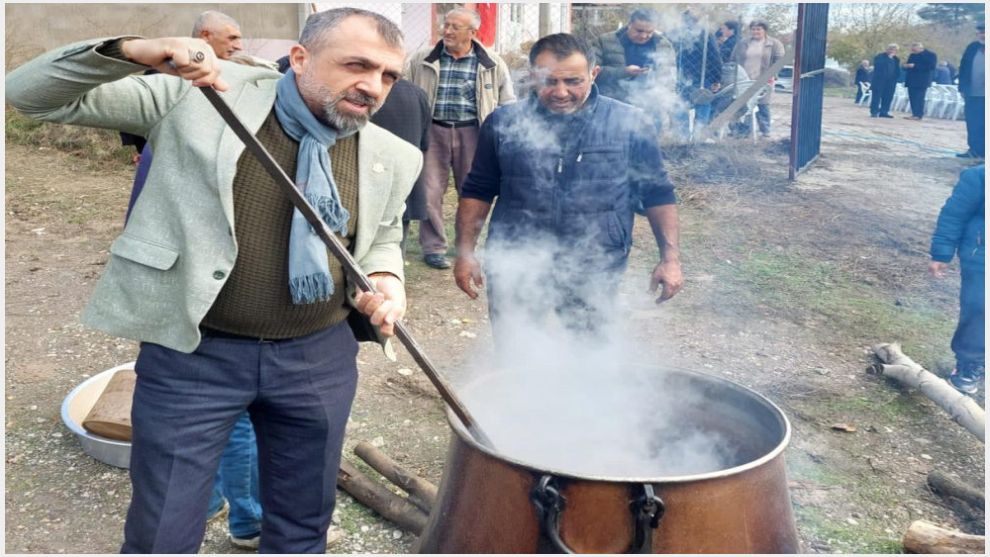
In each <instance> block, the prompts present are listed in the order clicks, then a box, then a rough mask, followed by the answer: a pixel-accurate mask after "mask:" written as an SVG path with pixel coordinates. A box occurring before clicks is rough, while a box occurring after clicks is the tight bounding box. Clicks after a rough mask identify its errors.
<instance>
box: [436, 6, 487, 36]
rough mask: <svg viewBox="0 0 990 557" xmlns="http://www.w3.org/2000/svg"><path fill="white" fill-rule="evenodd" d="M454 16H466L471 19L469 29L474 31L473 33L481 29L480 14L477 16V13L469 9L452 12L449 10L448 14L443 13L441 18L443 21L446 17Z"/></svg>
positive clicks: (455, 9) (456, 9)
mask: <svg viewBox="0 0 990 557" xmlns="http://www.w3.org/2000/svg"><path fill="white" fill-rule="evenodd" d="M454 14H457V15H466V16H468V17H470V18H471V29H474V30H475V31H477V30H478V29H480V28H481V14H479V13H478V12H476V11H474V10H471V9H468V8H454V9H453V10H450V11H449V12H447V13H445V14H444V15H443V18H444V19H447V17H449V16H451V15H454Z"/></svg>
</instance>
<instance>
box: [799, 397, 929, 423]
mask: <svg viewBox="0 0 990 557" xmlns="http://www.w3.org/2000/svg"><path fill="white" fill-rule="evenodd" d="M815 404H816V405H817V406H818V408H819V409H822V410H826V411H828V412H829V413H832V414H835V415H836V418H837V419H838V417H839V416H841V415H844V414H851V415H857V416H860V415H869V416H875V417H877V418H880V419H881V420H882V421H883V422H885V423H894V422H896V421H898V420H900V419H903V418H905V417H909V418H916V417H923V416H924V415H926V414H927V412H926V411H925V409H924V407H921V406H919V405H918V403H917V401H912V400H911V398H910V397H909V396H907V395H905V394H904V393H902V392H899V391H897V392H894V393H893V394H892V395H888V396H887V397H886V398H884V399H877V398H871V397H839V398H834V399H831V400H817V401H816V402H815Z"/></svg>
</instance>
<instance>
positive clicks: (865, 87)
mask: <svg viewBox="0 0 990 557" xmlns="http://www.w3.org/2000/svg"><path fill="white" fill-rule="evenodd" d="M859 88H860V90H861V91H863V96H862V97H860V99H859V105H860V106H866V105H868V104H870V98H871V97H873V91H870V84H869V83H868V82H866V81H860V82H859Z"/></svg>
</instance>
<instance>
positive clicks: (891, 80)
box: [870, 43, 901, 118]
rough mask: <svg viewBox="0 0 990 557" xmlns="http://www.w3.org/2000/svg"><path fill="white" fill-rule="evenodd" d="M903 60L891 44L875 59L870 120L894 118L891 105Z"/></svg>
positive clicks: (871, 85)
mask: <svg viewBox="0 0 990 557" xmlns="http://www.w3.org/2000/svg"><path fill="white" fill-rule="evenodd" d="M900 68H901V59H900V58H898V57H897V45H896V44H894V43H890V44H889V45H887V48H886V49H884V51H883V52H881V53H880V54H877V55H876V56H875V57H874V58H873V76H872V78H873V81H871V82H870V90H871V91H872V92H873V95H871V96H870V118H893V116H891V115H890V103H891V102H893V100H894V91H895V90H896V89H897V76H898V72H900V71H901V70H900Z"/></svg>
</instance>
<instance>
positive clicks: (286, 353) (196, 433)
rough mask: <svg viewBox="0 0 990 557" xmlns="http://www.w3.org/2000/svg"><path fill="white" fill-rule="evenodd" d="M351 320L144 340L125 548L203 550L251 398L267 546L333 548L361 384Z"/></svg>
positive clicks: (267, 549) (265, 549)
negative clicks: (292, 330)
mask: <svg viewBox="0 0 990 557" xmlns="http://www.w3.org/2000/svg"><path fill="white" fill-rule="evenodd" d="M357 348H358V345H357V342H356V341H355V340H354V335H353V333H351V329H350V327H348V326H347V323H341V324H340V325H336V326H334V327H330V328H329V329H326V330H324V331H320V332H317V333H314V334H311V335H308V336H305V337H300V338H295V339H288V340H280V341H259V340H257V339H253V340H252V339H245V338H226V337H224V336H204V337H203V341H202V342H201V343H200V345H199V347H198V348H197V349H196V351H195V352H193V353H192V354H185V353H182V352H177V351H175V350H171V349H169V348H165V347H163V346H159V345H156V344H148V343H144V344H142V345H141V351H140V353H139V355H138V359H137V363H136V365H135V372H136V373H137V385H136V388H135V390H134V406H133V408H132V411H131V422H132V426H133V439H132V443H131V466H130V475H131V486H132V496H131V505H130V508H129V509H128V511H127V522H126V524H125V526H124V544H123V547H122V548H121V551H122V552H124V553H196V552H197V551H198V550H199V546H200V544H201V542H202V539H203V534H204V532H205V528H206V524H205V518H206V512H207V507H208V505H209V500H210V493H211V490H212V487H213V481H214V477H215V476H216V473H217V467H218V464H219V461H220V455H221V453H222V452H223V449H224V447H225V446H226V444H227V439H228V438H229V437H230V432H231V430H232V429H233V427H234V423H235V422H236V421H237V418H238V416H239V415H240V414H241V413H242V412H244V410H245V409H246V410H248V412H249V413H250V415H251V421H252V423H253V424H254V429H255V433H256V435H257V440H258V464H259V472H260V480H261V482H260V483H261V485H260V488H261V489H260V491H261V505H262V507H263V508H264V516H263V518H262V523H261V546H260V547H259V552H261V553H324V552H325V551H326V532H327V528H328V527H329V526H330V517H331V514H332V513H333V507H334V503H335V501H336V478H337V469H338V468H339V467H340V453H341V448H342V445H343V436H344V428H345V426H346V423H347V417H348V415H349V414H350V409H351V402H352V401H353V399H354V392H355V389H356V386H357V367H356V356H357Z"/></svg>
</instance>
